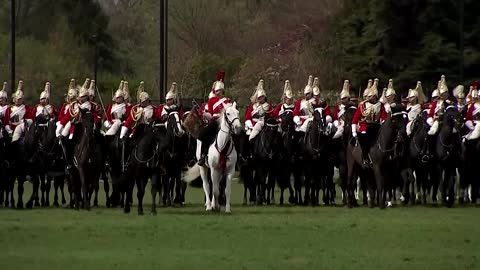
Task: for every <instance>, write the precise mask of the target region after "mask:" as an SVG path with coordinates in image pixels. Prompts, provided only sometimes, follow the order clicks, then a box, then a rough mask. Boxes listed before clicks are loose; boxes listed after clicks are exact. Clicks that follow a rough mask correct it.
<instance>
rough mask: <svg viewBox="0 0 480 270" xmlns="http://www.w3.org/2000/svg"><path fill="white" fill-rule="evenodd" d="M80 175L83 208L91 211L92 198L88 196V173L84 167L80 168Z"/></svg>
mask: <svg viewBox="0 0 480 270" xmlns="http://www.w3.org/2000/svg"><path fill="white" fill-rule="evenodd" d="M78 175H79V177H80V186H81V195H82V196H83V208H85V209H86V210H90V198H89V194H88V185H87V173H86V171H85V168H84V167H80V166H79V168H78ZM79 194H80V192H79Z"/></svg>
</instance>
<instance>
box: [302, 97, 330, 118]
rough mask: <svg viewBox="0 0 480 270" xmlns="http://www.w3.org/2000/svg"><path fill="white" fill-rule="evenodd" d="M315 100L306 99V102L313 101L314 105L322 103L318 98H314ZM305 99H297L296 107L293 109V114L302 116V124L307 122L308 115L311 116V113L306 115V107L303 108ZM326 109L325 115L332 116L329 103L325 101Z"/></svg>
mask: <svg viewBox="0 0 480 270" xmlns="http://www.w3.org/2000/svg"><path fill="white" fill-rule="evenodd" d="M313 99H314V100H313V101H310V100H309V101H306V102H311V103H312V106H315V105H319V104H320V99H318V98H313ZM304 100H305V99H299V100H297V102H295V109H294V110H293V115H294V116H298V117H300V121H302V124H303V122H305V120H306V119H307V117H309V115H306V114H305V112H304V108H301V106H302V101H304ZM323 109H324V112H325V116H330V117H331V114H332V113H331V111H330V107H328V104H327V103H325V106H324V107H323ZM302 116H303V117H302Z"/></svg>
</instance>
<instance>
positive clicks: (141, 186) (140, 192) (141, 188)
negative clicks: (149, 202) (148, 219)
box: [137, 177, 148, 216]
mask: <svg viewBox="0 0 480 270" xmlns="http://www.w3.org/2000/svg"><path fill="white" fill-rule="evenodd" d="M147 181H148V178H146V179H143V177H138V178H137V200H138V207H137V211H138V215H139V216H141V215H143V196H144V195H145V185H146V182H147Z"/></svg>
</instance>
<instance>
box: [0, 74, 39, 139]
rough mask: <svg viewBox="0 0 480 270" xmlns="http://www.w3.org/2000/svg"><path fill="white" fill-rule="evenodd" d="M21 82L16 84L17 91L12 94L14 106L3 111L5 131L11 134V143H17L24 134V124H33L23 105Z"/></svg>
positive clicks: (31, 117)
mask: <svg viewBox="0 0 480 270" xmlns="http://www.w3.org/2000/svg"><path fill="white" fill-rule="evenodd" d="M22 90H23V81H19V82H18V87H17V91H16V92H15V93H14V94H13V102H14V104H13V105H12V106H10V107H8V109H7V110H6V111H5V115H4V119H3V122H4V123H5V130H6V131H7V132H8V133H9V135H11V134H12V131H13V136H12V142H16V141H18V140H19V139H20V138H21V137H22V134H23V133H24V132H25V124H27V125H30V124H32V123H33V116H32V112H31V110H30V108H29V107H28V106H27V105H25V104H23V91H22Z"/></svg>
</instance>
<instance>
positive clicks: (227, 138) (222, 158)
mask: <svg viewBox="0 0 480 270" xmlns="http://www.w3.org/2000/svg"><path fill="white" fill-rule="evenodd" d="M238 116H239V112H238V110H237V104H236V103H235V102H234V103H233V104H226V105H225V107H224V109H223V111H222V113H221V114H220V117H219V119H218V121H219V123H220V129H219V130H218V133H217V136H216V138H215V141H214V143H213V144H212V145H210V147H209V148H208V156H207V162H206V164H205V166H200V165H198V164H197V165H195V166H193V167H192V168H190V169H189V170H188V172H187V173H186V174H185V175H184V178H183V180H184V181H185V182H191V181H193V180H195V179H196V178H198V177H199V176H201V177H202V180H203V191H204V192H205V196H206V202H205V206H206V210H207V211H211V210H212V209H215V210H220V206H219V203H218V200H219V197H220V181H221V180H222V178H223V177H225V178H226V186H225V199H226V201H225V212H226V213H230V212H231V208H230V195H231V188H232V185H231V182H232V177H233V175H234V173H235V164H236V163H237V151H236V150H235V145H234V143H233V140H232V134H240V132H241V131H242V124H241V123H240V119H239V117H238ZM198 149H199V145H198V144H197V159H200V151H198ZM208 168H210V172H211V178H212V184H213V197H212V199H211V200H210V184H209V182H208V175H207V173H208Z"/></svg>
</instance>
